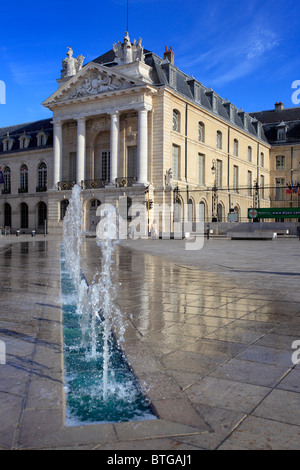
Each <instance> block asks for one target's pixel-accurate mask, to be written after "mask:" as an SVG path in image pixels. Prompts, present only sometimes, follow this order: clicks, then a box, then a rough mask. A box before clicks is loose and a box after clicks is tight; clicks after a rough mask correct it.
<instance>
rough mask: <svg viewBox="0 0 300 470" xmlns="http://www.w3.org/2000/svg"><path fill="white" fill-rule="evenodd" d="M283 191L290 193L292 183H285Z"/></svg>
mask: <svg viewBox="0 0 300 470" xmlns="http://www.w3.org/2000/svg"><path fill="white" fill-rule="evenodd" d="M285 192H286V194H291V193H292V185H291V184H288V183H286V190H285Z"/></svg>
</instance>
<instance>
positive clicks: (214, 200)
mask: <svg viewBox="0 0 300 470" xmlns="http://www.w3.org/2000/svg"><path fill="white" fill-rule="evenodd" d="M211 172H212V174H213V176H214V185H213V188H212V222H218V187H217V178H216V176H217V175H216V160H213V161H212V167H211Z"/></svg>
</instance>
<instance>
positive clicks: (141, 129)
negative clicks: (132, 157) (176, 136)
mask: <svg viewBox="0 0 300 470" xmlns="http://www.w3.org/2000/svg"><path fill="white" fill-rule="evenodd" d="M137 144H138V145H137V152H138V155H137V167H138V168H137V172H138V173H137V183H138V184H145V185H147V184H148V110H147V109H146V108H143V109H141V110H140V111H139V119H138V138H137Z"/></svg>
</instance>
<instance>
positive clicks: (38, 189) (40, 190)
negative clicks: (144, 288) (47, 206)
mask: <svg viewBox="0 0 300 470" xmlns="http://www.w3.org/2000/svg"><path fill="white" fill-rule="evenodd" d="M46 191H47V186H37V187H36V192H37V193H45V192H46Z"/></svg>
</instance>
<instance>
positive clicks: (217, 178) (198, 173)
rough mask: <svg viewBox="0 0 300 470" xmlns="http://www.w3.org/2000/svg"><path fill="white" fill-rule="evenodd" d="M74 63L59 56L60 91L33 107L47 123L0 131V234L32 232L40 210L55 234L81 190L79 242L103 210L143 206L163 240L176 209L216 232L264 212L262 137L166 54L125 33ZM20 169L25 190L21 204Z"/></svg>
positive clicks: (253, 123)
mask: <svg viewBox="0 0 300 470" xmlns="http://www.w3.org/2000/svg"><path fill="white" fill-rule="evenodd" d="M130 47H131V50H129V49H130ZM83 59H84V58H83V56H82V55H80V56H78V57H77V59H74V58H73V51H72V49H71V48H69V50H68V53H67V58H66V59H64V61H63V68H62V71H61V77H60V78H59V79H58V80H57V81H58V89H57V90H56V91H55V92H54V93H53V94H52V95H51V96H50V97H49V98H48V99H46V100H45V101H44V103H43V105H44V106H45V107H47V108H48V109H50V110H51V111H52V113H53V119H52V121H51V123H50V122H48V121H47V123H46V121H45V122H44V121H41V122H40V123H39V124H38V123H31V124H28V125H24V126H14V127H12V128H4V129H0V166H1V167H2V171H4V170H5V168H10V170H11V175H10V179H11V185H10V192H8V191H6V190H5V187H4V190H3V191H2V192H3V194H2V196H1V204H0V211H1V213H0V217H1V221H0V225H3V226H4V225H7V222H9V221H10V226H11V230H12V231H15V230H18V229H22V230H23V231H30V230H42V229H43V228H44V227H43V225H42V224H41V219H42V214H41V212H42V205H41V204H39V203H41V202H43V203H45V205H46V211H45V207H44V206H43V211H44V213H45V214H46V219H47V228H48V231H49V232H51V233H59V232H60V233H61V231H62V220H63V217H64V213H65V210H66V207H67V204H68V200H69V198H70V196H71V190H72V187H73V185H74V184H75V183H77V184H80V185H81V186H82V188H83V191H82V198H83V206H84V214H85V229H86V230H87V232H94V231H95V227H96V223H97V220H98V219H97V217H96V209H97V207H98V205H99V204H103V203H113V204H115V205H117V207H119V208H120V211H125V212H126V211H127V208H128V207H129V206H130V201H131V200H132V201H134V202H135V203H141V204H144V205H146V207H147V209H148V208H149V210H147V211H146V217H147V218H148V216H149V220H148V223H149V226H150V224H151V222H152V221H153V219H154V218H156V217H159V228H160V229H161V230H165V229H166V228H168V227H170V229H171V230H172V229H173V225H172V224H173V222H174V220H175V212H174V211H173V209H174V203H175V202H176V203H177V208H176V210H177V211H178V214H177V216H178V217H179V218H180V219H181V220H184V219H186V218H188V219H189V220H192V221H194V220H196V219H197V217H198V215H199V213H201V214H204V216H205V220H206V221H211V220H218V221H224V222H225V221H227V218H228V214H229V213H232V212H233V213H235V214H236V218H237V219H238V220H239V221H243V220H244V221H246V220H247V209H248V208H249V207H254V206H255V205H260V206H261V207H268V206H269V205H270V196H271V195H272V194H271V192H270V191H269V189H268V188H269V187H270V184H271V185H272V184H273V183H274V176H273V172H274V158H273V152H275V153H276V152H277V150H276V149H273V148H272V145H270V142H269V140H268V139H267V137H266V135H265V132H264V126H263V125H262V124H261V122H260V121H259V120H258V119H257V118H256V116H251V115H249V114H247V113H245V112H244V111H243V110H239V109H237V108H236V107H235V106H234V105H233V104H232V103H230V102H228V100H224V99H222V98H221V97H220V96H219V95H217V94H216V93H215V92H214V91H213V90H211V89H207V88H205V87H204V86H203V85H202V84H201V83H200V82H198V81H196V80H195V79H194V78H193V77H192V76H190V77H188V76H187V75H185V74H184V73H183V72H181V71H180V70H179V69H178V68H177V67H176V66H175V64H174V53H173V51H172V50H171V49H170V50H168V49H166V52H165V54H164V57H163V58H160V57H158V56H156V55H155V54H153V53H152V52H149V51H146V50H144V48H143V47H142V45H141V39H139V41H138V42H136V41H134V42H133V43H131V42H130V40H129V37H128V34H127V33H126V35H125V38H124V41H123V43H120V42H119V43H118V44H114V46H113V49H112V50H111V51H109V52H107V53H106V54H103V55H102V56H100V57H98V58H97V59H95V60H94V61H92V62H90V63H88V64H87V65H85V66H82V62H83ZM45 125H46V127H48V128H49V129H48V130H47V129H45V134H47V139H46V138H45V139H44V140H43V145H42V140H41V136H42V135H43V132H44V130H43V129H44V128H43V126H45ZM10 139H12V140H13V145H12V143H11V140H10ZM38 144H40V145H38ZM16 145H17V147H16ZM1 146H2V148H1ZM10 147H11V148H10ZM288 148H289V149H290V147H288ZM281 151H283V148H281ZM284 151H286V152H288V151H290V150H284ZM293 151H294V157H295V159H297V158H298V156H296V152H298V149H294V150H293ZM299 161H300V159H299ZM41 163H44V164H45V165H46V168H47V173H46V179H47V182H46V183H47V184H45V185H44V186H45V187H44V189H45V190H44V191H43V193H41V191H39V190H38V189H37V188H38V184H37V179H38V178H40V179H41V174H42V169H41V168H40V165H41ZM24 164H25V165H26V166H27V168H28V187H27V191H26V192H25V191H24V192H22V193H20V192H19V186H18V185H19V184H20V178H21V179H22V177H21V176H20V172H21V168H22V165H24ZM6 179H7V177H6ZM6 186H7V184H6ZM255 188H256V189H255ZM126 198H127V199H126ZM128 201H129V203H128ZM24 202H25V203H26V204H27V206H28V220H27V223H26V221H25V222H24V220H25V219H24V217H25V215H24V207H25V206H24V205H23V206H22V211H23V212H22V215H21V205H22V203H24ZM150 202H151V204H150ZM152 203H154V209H152V208H151V207H152ZM7 204H8V205H10V206H11V218H9V216H8V206H7ZM161 204H166V207H169V208H171V209H172V211H171V215H170V214H169V213H168V211H167V209H166V208H164V209H163V210H162V213H160V214H156V213H155V206H156V205H161ZM187 207H188V209H187V210H186V208H187ZM177 216H176V217H177ZM170 217H171V218H170ZM21 219H22V220H21ZM22 225H23V227H22Z"/></svg>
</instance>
